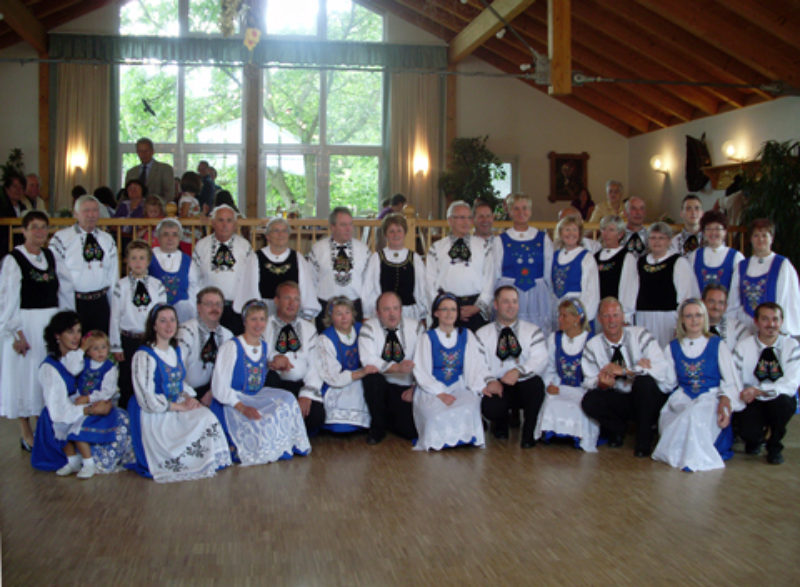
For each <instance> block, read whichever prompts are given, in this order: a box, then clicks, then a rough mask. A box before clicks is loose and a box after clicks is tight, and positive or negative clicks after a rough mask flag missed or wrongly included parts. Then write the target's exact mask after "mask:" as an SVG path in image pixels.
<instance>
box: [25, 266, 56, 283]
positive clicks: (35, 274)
mask: <svg viewBox="0 0 800 587" xmlns="http://www.w3.org/2000/svg"><path fill="white" fill-rule="evenodd" d="M29 277H30V279H31V280H32V281H35V282H36V283H50V282H51V281H54V280H55V278H56V272H55V270H54V269H53V268H52V267H48V268H47V270H46V271H39V270H38V269H36V267H31V271H30V274H29Z"/></svg>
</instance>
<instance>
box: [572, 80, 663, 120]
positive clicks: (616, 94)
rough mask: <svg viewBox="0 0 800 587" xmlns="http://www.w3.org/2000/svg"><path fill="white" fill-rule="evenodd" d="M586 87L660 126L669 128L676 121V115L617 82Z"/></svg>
mask: <svg viewBox="0 0 800 587" xmlns="http://www.w3.org/2000/svg"><path fill="white" fill-rule="evenodd" d="M586 87H590V88H591V89H593V90H594V91H595V92H598V93H600V94H602V95H604V96H606V97H607V98H608V99H609V100H614V101H615V102H616V103H617V104H619V105H621V106H624V107H625V108H628V109H630V110H632V111H633V112H636V113H638V114H640V115H642V116H644V117H645V118H646V119H647V120H649V121H650V122H652V123H653V124H655V125H656V126H658V127H659V128H667V127H668V126H671V125H672V124H673V123H674V120H675V117H674V116H671V115H670V114H669V113H667V112H664V111H663V110H662V109H660V108H658V107H656V106H653V105H652V104H650V103H649V102H647V101H645V100H643V99H641V97H640V96H637V95H636V94H634V93H633V92H631V91H629V90H628V89H626V88H623V87H621V86H618V85H616V84H604V83H595V84H591V85H589V86H586Z"/></svg>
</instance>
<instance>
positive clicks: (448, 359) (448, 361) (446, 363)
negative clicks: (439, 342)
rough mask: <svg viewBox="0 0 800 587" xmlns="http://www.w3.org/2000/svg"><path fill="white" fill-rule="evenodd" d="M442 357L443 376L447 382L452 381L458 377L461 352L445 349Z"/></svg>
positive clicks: (442, 351)
mask: <svg viewBox="0 0 800 587" xmlns="http://www.w3.org/2000/svg"><path fill="white" fill-rule="evenodd" d="M441 357H442V375H443V376H444V380H445V381H450V380H451V379H453V378H454V377H455V376H456V373H457V372H458V366H459V365H460V364H461V351H460V350H457V349H456V350H452V351H448V350H445V349H442V350H441Z"/></svg>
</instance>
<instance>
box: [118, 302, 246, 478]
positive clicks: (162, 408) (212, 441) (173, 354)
mask: <svg viewBox="0 0 800 587" xmlns="http://www.w3.org/2000/svg"><path fill="white" fill-rule="evenodd" d="M177 332H178V316H177V314H176V313H175V309H174V308H173V307H172V306H168V305H166V304H162V305H158V306H155V307H154V308H153V309H152V310H151V311H150V315H149V316H148V317H147V326H146V330H145V344H143V345H142V346H141V347H140V348H139V350H138V351H136V354H135V355H133V391H134V393H135V396H134V397H133V398H131V401H130V402H129V403H128V411H129V413H130V417H131V436H132V438H133V448H134V451H135V454H136V462H135V463H134V464H133V465H130V466H129V467H128V468H130V469H133V470H134V471H136V472H137V473H139V474H140V475H142V476H144V477H152V478H153V479H154V480H155V481H158V482H161V483H167V482H171V481H187V480H190V479H202V478H204V477H213V476H214V475H215V474H216V472H217V470H218V469H221V468H224V467H227V466H229V465H230V464H231V456H230V452H229V450H228V443H227V441H226V440H225V433H224V431H223V430H222V426H221V425H220V423H219V420H217V417H216V416H215V415H214V414H213V412H211V410H209V409H208V408H207V407H205V406H204V405H203V404H201V403H200V402H199V401H197V399H195V392H194V390H193V389H192V388H191V387H189V385H187V384H186V383H185V382H184V378H185V376H186V369H185V368H184V366H183V361H182V360H181V351H180V348H179V347H178V341H177V339H176V338H175V334H176V333H177Z"/></svg>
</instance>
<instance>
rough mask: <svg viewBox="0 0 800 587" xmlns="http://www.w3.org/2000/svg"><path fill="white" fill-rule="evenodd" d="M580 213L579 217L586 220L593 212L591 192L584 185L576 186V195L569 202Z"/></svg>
mask: <svg viewBox="0 0 800 587" xmlns="http://www.w3.org/2000/svg"><path fill="white" fill-rule="evenodd" d="M569 205H570V206H572V207H573V208H575V209H576V210H577V211H578V213H579V214H580V215H581V219H582V220H583V221H584V222H587V221H588V220H589V218H590V217H591V216H592V212H594V200H592V194H590V193H589V190H588V189H586V187H585V186H579V187H578V195H577V196H576V197H575V199H574V200H572V201H571V202H570V203H569Z"/></svg>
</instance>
